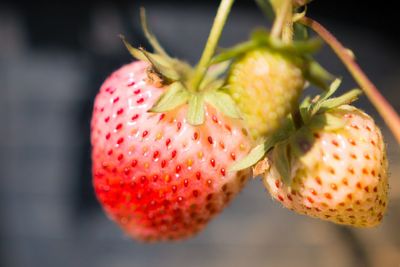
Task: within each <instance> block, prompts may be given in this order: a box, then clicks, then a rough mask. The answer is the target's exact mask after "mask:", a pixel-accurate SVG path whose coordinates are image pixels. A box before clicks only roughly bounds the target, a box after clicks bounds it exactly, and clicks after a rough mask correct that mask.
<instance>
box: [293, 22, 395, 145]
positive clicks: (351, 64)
mask: <svg viewBox="0 0 400 267" xmlns="http://www.w3.org/2000/svg"><path fill="white" fill-rule="evenodd" d="M299 22H300V23H302V24H304V25H306V26H308V27H310V28H311V29H312V30H313V31H315V32H316V33H317V34H318V35H319V36H320V37H321V38H322V39H323V40H324V41H325V42H326V43H327V44H328V45H329V46H330V47H331V48H332V50H333V51H334V52H335V53H336V55H337V56H338V57H339V58H340V60H342V62H343V63H344V65H345V66H346V68H347V69H348V70H349V72H350V73H351V75H352V76H353V78H354V79H355V80H356V81H357V83H358V84H359V85H360V87H361V89H363V91H364V92H365V94H366V95H367V97H368V99H369V100H370V101H371V103H372V104H373V105H374V106H375V108H376V109H377V110H378V112H379V114H380V115H381V117H382V118H383V120H384V121H385V123H386V125H387V126H388V127H389V129H390V130H391V131H392V133H393V135H394V136H395V138H396V140H397V142H398V143H399V144H400V117H399V115H398V114H397V113H396V111H395V110H394V108H393V107H392V106H391V105H390V103H389V102H388V101H387V100H386V99H385V98H384V97H383V96H382V94H381V93H380V92H379V90H378V89H377V88H376V86H375V85H374V84H373V83H372V82H371V81H370V80H369V78H368V77H367V75H365V73H364V72H363V71H362V70H361V68H360V66H359V65H358V64H357V63H356V62H355V61H354V59H353V57H352V56H351V54H350V53H349V52H348V50H347V49H346V48H345V47H344V46H343V45H342V44H341V43H340V42H339V41H338V40H337V39H336V38H335V36H333V34H332V33H330V32H329V31H328V30H327V29H326V28H325V27H324V26H322V25H321V24H320V23H318V22H316V21H315V20H313V19H310V18H307V17H304V18H302V19H301V20H300V21H299Z"/></svg>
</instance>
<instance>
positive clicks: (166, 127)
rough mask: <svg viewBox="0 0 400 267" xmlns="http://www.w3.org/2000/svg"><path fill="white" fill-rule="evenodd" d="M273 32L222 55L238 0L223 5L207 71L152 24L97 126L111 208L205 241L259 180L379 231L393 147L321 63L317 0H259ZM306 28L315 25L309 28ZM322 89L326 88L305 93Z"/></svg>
mask: <svg viewBox="0 0 400 267" xmlns="http://www.w3.org/2000/svg"><path fill="white" fill-rule="evenodd" d="M257 2H258V3H259V4H260V7H261V8H262V9H263V10H264V11H266V13H268V14H270V13H271V12H270V11H273V14H275V19H274V24H273V27H272V29H271V31H270V32H268V31H266V30H258V31H256V32H254V33H253V35H252V36H251V38H250V39H249V40H248V41H246V42H245V43H242V44H238V45H237V46H235V47H233V48H231V49H226V50H223V52H222V53H219V54H216V53H215V49H216V45H217V43H218V39H219V37H220V35H221V32H222V29H223V26H224V23H225V21H226V19H227V16H228V13H229V11H230V9H231V6H232V4H233V0H222V1H221V5H220V8H219V10H218V13H217V17H216V19H215V22H214V25H213V28H212V30H211V33H210V37H209V40H208V42H207V45H206V48H205V51H204V53H203V56H202V58H201V60H200V62H199V64H198V65H197V66H196V67H191V66H190V65H188V64H187V63H185V62H183V61H180V60H178V59H176V58H173V57H171V56H169V55H168V54H167V53H166V52H165V50H164V49H163V48H162V47H161V45H160V44H159V42H158V41H157V39H156V38H155V36H154V35H153V34H152V33H151V32H150V31H149V29H148V26H147V23H146V19H145V13H144V10H142V13H141V15H142V24H143V29H144V33H145V35H146V37H147V38H148V40H149V42H150V43H151V45H152V46H153V48H154V52H152V53H150V52H148V51H146V50H144V49H142V48H139V49H137V48H134V47H132V46H131V45H130V44H129V43H127V42H126V41H125V39H123V41H124V43H125V45H126V47H127V49H128V50H129V52H130V53H131V54H132V56H133V57H135V58H136V59H137V61H134V62H132V63H130V64H127V65H125V66H123V67H122V68H120V69H119V70H117V71H115V72H114V73H112V74H111V75H110V76H109V77H108V78H107V79H106V81H105V82H104V84H103V85H102V86H101V88H100V91H99V93H98V95H97V97H96V100H95V104H94V110H93V118H92V122H91V134H92V135H91V142H92V160H93V168H92V170H93V184H94V188H95V192H96V195H97V197H98V200H99V201H100V203H101V204H102V206H103V208H104V210H105V212H106V214H107V215H108V216H109V217H110V218H111V219H112V220H114V221H115V222H116V223H118V224H119V225H120V227H121V228H122V229H123V230H124V231H125V232H126V233H127V234H128V235H130V236H131V237H133V238H135V239H138V240H144V241H163V240H177V239H184V238H188V237H190V236H193V235H194V234H195V233H197V232H198V231H200V230H201V229H203V228H204V226H205V225H206V224H207V222H208V221H209V220H210V219H211V218H212V217H213V216H214V215H216V214H218V213H219V212H221V211H222V209H223V208H224V207H225V206H226V205H227V204H228V203H229V202H230V201H231V200H232V199H233V198H234V197H235V195H236V194H238V192H239V191H240V190H241V189H242V188H243V186H244V185H245V184H246V182H247V180H248V178H249V177H251V176H252V173H253V175H261V177H262V180H263V182H264V185H265V187H266V188H267V190H268V191H269V193H270V195H271V196H272V197H273V198H274V199H276V200H277V201H279V202H280V203H282V205H283V206H284V207H286V208H288V209H291V210H293V211H296V212H298V213H301V214H305V215H309V216H312V217H316V218H320V219H324V220H329V221H331V222H334V223H338V224H346V225H352V226H356V227H372V226H375V225H377V224H379V223H380V222H381V220H382V218H383V216H384V214H385V211H386V209H387V205H388V179H387V176H388V174H387V169H388V163H387V159H386V150H385V144H384V141H383V138H382V134H381V132H380V130H379V128H378V127H377V126H376V124H375V123H374V121H373V119H372V118H371V117H370V116H368V115H367V114H366V113H364V112H363V111H361V110H359V109H357V108H355V107H354V106H351V105H350V104H351V103H352V102H353V101H354V100H355V99H356V98H357V96H358V95H359V93H360V92H361V91H360V90H352V91H349V92H347V93H345V94H344V95H342V96H338V97H332V95H333V94H334V93H335V91H336V89H337V88H338V87H339V85H340V81H339V80H337V79H336V80H334V79H333V78H332V75H331V74H329V73H328V72H327V71H325V70H324V69H323V68H322V67H321V66H320V65H319V64H318V63H317V62H316V61H315V60H314V59H313V56H312V55H313V53H314V52H315V51H316V50H317V49H318V48H319V46H320V44H321V42H320V41H319V40H317V39H310V38H308V36H306V35H304V33H305V32H306V26H304V25H302V24H300V22H301V21H302V20H303V19H304V15H305V12H304V11H302V10H304V5H305V4H307V2H308V1H292V0H282V1H274V0H271V1H267V0H259V1H257ZM303 24H304V23H303ZM310 84H312V85H315V86H317V87H320V88H321V89H322V92H321V94H320V95H318V96H316V97H314V98H310V97H305V98H304V101H303V102H302V103H299V101H300V98H301V96H302V93H303V91H304V89H305V88H306V87H307V86H309V85H310Z"/></svg>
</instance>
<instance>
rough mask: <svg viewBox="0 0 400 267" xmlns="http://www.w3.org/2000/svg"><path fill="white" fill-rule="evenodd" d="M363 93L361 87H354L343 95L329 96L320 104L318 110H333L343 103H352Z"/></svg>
mask: <svg viewBox="0 0 400 267" xmlns="http://www.w3.org/2000/svg"><path fill="white" fill-rule="evenodd" d="M361 94H362V91H361V90H360V89H353V90H351V91H349V92H347V93H345V94H343V95H341V96H338V97H334V98H329V99H326V100H325V101H323V102H322V103H321V105H320V108H319V111H318V112H324V111H327V110H331V109H334V108H337V107H340V106H343V105H347V104H350V103H352V102H354V101H355V100H357V99H358V97H359V96H360V95H361Z"/></svg>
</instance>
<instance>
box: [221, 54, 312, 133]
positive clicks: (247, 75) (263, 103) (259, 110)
mask: <svg viewBox="0 0 400 267" xmlns="http://www.w3.org/2000/svg"><path fill="white" fill-rule="evenodd" d="M228 85H229V86H228V90H229V92H230V94H231V96H232V98H233V99H234V100H235V102H236V104H237V107H238V108H239V109H240V111H241V114H242V116H243V118H244V121H245V123H246V124H247V127H248V129H250V133H251V135H252V137H253V138H255V139H258V138H259V137H262V136H267V135H269V134H270V133H272V132H274V131H275V130H276V129H277V128H278V127H280V125H281V123H282V120H284V118H285V117H286V116H287V115H288V114H289V113H290V111H291V110H292V108H293V106H294V105H296V104H297V101H298V98H299V96H300V94H301V91H302V89H303V87H304V85H305V79H304V76H303V72H302V60H301V59H300V58H297V57H295V56H292V55H286V54H285V53H282V52H279V51H273V50H271V49H268V48H260V49H255V50H252V51H249V52H247V53H246V54H244V55H243V56H242V57H240V58H239V59H238V60H236V61H235V62H234V64H233V66H232V68H231V71H230V75H229V78H228Z"/></svg>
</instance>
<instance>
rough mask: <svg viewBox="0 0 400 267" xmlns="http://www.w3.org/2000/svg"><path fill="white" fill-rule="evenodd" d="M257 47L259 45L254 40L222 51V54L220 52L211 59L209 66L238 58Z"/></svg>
mask: <svg viewBox="0 0 400 267" xmlns="http://www.w3.org/2000/svg"><path fill="white" fill-rule="evenodd" d="M259 46H260V45H259V44H258V43H257V42H255V41H254V40H249V41H246V42H244V43H241V44H238V45H235V46H233V47H231V48H227V49H223V50H222V52H220V53H219V54H218V55H216V56H215V57H214V58H213V59H212V61H211V64H217V63H221V62H224V61H227V60H231V59H235V58H239V57H240V56H242V55H244V54H245V53H247V52H249V51H251V50H254V49H256V48H258V47H259Z"/></svg>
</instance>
